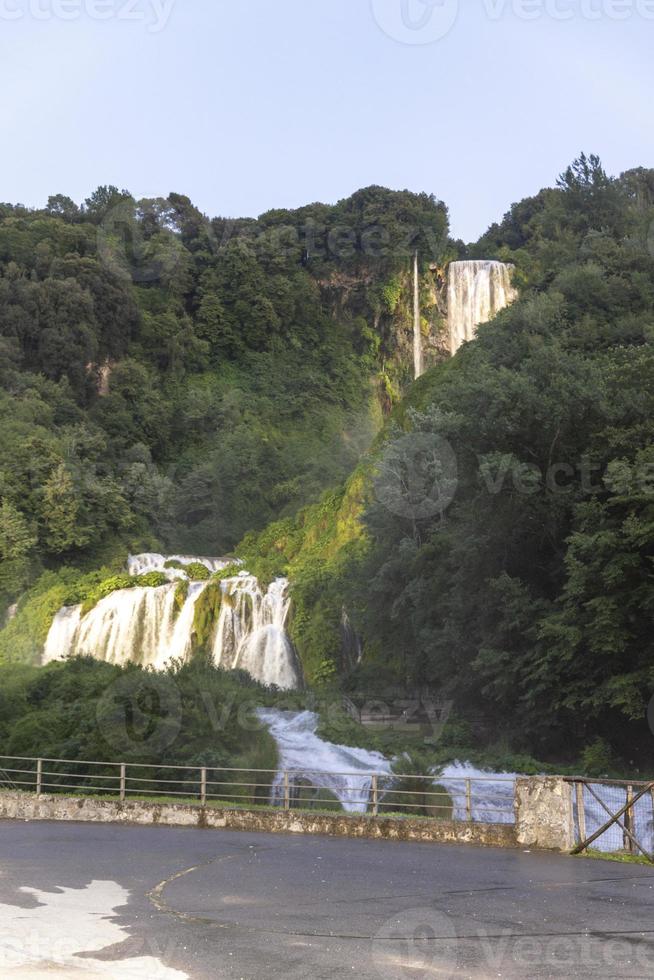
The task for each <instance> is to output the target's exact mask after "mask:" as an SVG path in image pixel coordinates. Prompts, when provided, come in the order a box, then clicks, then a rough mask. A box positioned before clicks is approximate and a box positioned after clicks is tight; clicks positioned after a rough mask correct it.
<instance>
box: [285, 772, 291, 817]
mask: <svg viewBox="0 0 654 980" xmlns="http://www.w3.org/2000/svg"><path fill="white" fill-rule="evenodd" d="M284 809H285V810H290V809H291V781H290V779H289V778H288V772H285V773H284Z"/></svg>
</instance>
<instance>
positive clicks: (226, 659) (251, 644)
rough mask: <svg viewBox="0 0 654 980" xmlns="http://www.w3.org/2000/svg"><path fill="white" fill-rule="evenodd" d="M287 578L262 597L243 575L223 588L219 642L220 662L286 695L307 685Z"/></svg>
mask: <svg viewBox="0 0 654 980" xmlns="http://www.w3.org/2000/svg"><path fill="white" fill-rule="evenodd" d="M288 588H289V583H288V580H287V579H277V580H276V581H274V582H272V583H271V585H270V587H269V588H268V591H267V592H266V593H265V594H264V592H262V590H261V587H260V585H259V582H258V581H257V579H256V578H255V577H254V576H253V575H248V574H247V572H242V573H241V574H240V575H239V576H238V577H237V578H233V579H226V580H225V581H223V583H222V589H223V601H222V605H221V608H220V618H219V620H218V627H217V629H216V638H215V642H214V661H215V662H216V663H217V664H218V666H220V667H224V668H225V669H226V670H237V669H239V670H246V671H247V672H248V673H249V674H250V675H251V676H252V677H254V679H255V680H257V681H259V683H261V684H264V685H266V687H270V686H272V685H274V686H275V687H278V688H279V689H280V690H282V691H290V690H294V689H295V688H297V687H300V686H301V680H302V671H301V668H300V664H299V661H298V659H297V656H296V654H295V650H294V648H293V644H292V643H291V640H290V637H289V635H288V633H287V632H286V625H287V620H288V614H289V611H290V606H291V600H290V597H289V592H288Z"/></svg>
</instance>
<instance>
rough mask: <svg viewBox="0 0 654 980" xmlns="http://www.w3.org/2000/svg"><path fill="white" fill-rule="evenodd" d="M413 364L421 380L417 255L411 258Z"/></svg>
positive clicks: (422, 364) (417, 376) (416, 374)
mask: <svg viewBox="0 0 654 980" xmlns="http://www.w3.org/2000/svg"><path fill="white" fill-rule="evenodd" d="M413 363H414V370H415V377H416V378H421V377H422V375H423V374H424V373H425V369H424V363H423V355H422V322H421V315H420V270H419V268H418V253H417V252H416V253H415V255H414V256H413Z"/></svg>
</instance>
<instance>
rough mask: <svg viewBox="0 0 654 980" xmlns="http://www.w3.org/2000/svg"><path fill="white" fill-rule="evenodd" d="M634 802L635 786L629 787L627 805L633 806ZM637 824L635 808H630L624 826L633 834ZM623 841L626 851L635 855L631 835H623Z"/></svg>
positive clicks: (625, 816)
mask: <svg viewBox="0 0 654 980" xmlns="http://www.w3.org/2000/svg"><path fill="white" fill-rule="evenodd" d="M633 801H634V788H633V786H627V803H629V804H631V803H633ZM635 822H636V821H635V820H634V811H633V807H631V806H630V807H629V809H628V810H627V812H626V813H625V815H624V825H625V828H626V830H630V831H631V833H632V834H633V832H634V829H635V826H634V825H635ZM623 840H624V848H625V851H628V852H629V854H633V853H634V842H633V841H632V839H631V837H630V836H629V834H627V833H626V832H625V833H624V834H623Z"/></svg>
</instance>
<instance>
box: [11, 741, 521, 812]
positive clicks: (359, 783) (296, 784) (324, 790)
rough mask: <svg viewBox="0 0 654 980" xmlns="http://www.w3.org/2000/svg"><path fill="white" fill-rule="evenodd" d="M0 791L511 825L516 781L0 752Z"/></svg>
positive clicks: (508, 779)
mask: <svg viewBox="0 0 654 980" xmlns="http://www.w3.org/2000/svg"><path fill="white" fill-rule="evenodd" d="M0 790H5V791H8V790H12V791H15V792H25V793H35V794H37V795H57V794H62V795H75V796H91V797H99V798H105V799H118V800H130V799H131V800H139V799H147V800H152V801H159V802H166V801H170V802H176V803H188V804H192V805H201V806H215V807H220V806H227V807H237V808H238V807H242V808H248V807H253V806H255V807H270V808H283V809H285V810H320V811H326V812H329V811H335V810H338V811H347V812H350V813H358V814H365V815H367V816H369V817H372V818H383V817H388V816H396V817H406V818H408V817H413V818H416V817H418V818H426V819H434V820H454V821H467V822H473V823H512V822H513V821H514V819H515V817H514V796H515V780H514V779H513V778H509V777H506V778H498V777H494V776H488V777H483V776H478V777H466V778H464V777H461V778H454V777H448V778H447V779H443V780H442V782H441V781H440V780H439V777H438V776H436V775H433V774H430V775H424V776H423V775H415V774H410V775H402V774H401V773H399V774H390V775H389V774H388V773H371V772H367V771H365V772H364V771H359V772H320V771H316V770H299V769H295V770H281V771H280V770H268V769H225V768H221V769H219V768H212V767H198V766H188V767H184V766H153V765H146V764H140V763H134V762H130V763H107V762H93V761H80V760H77V761H71V760H64V759H45V758H43V759H35V758H18V757H3V756H0Z"/></svg>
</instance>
